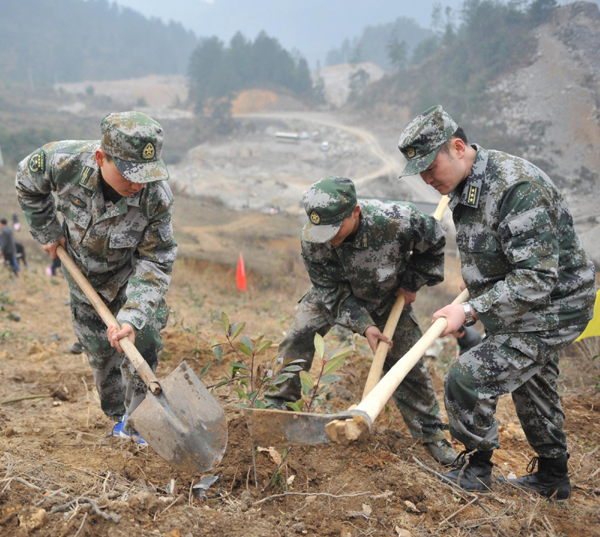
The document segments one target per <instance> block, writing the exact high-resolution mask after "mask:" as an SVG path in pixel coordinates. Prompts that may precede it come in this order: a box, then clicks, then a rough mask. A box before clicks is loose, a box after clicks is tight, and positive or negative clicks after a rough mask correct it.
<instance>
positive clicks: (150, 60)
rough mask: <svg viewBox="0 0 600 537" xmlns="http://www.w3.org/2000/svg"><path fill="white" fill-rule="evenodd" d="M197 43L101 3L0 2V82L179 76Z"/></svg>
mask: <svg viewBox="0 0 600 537" xmlns="http://www.w3.org/2000/svg"><path fill="white" fill-rule="evenodd" d="M197 43H198V40H197V38H196V36H195V34H194V33H193V32H191V31H188V30H185V29H184V27H183V26H182V25H181V24H179V23H173V22H171V23H169V24H165V23H163V22H162V21H161V20H160V19H157V18H153V19H148V18H146V17H144V16H143V15H142V14H140V13H138V12H136V11H133V10H132V9H129V8H122V7H119V6H118V5H116V4H115V3H112V4H111V3H109V2H108V0H88V1H85V2H84V1H82V0H2V1H1V2H0V78H2V79H5V80H15V81H20V82H27V81H29V80H32V81H33V82H34V83H39V82H51V83H55V82H77V81H80V80H86V79H88V80H89V79H92V80H110V79H118V78H131V77H139V76H144V75H148V74H184V73H186V70H187V67H188V62H189V58H190V55H191V53H192V51H193V50H194V48H195V47H196V45H197Z"/></svg>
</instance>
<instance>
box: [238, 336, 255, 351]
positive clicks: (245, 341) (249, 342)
mask: <svg viewBox="0 0 600 537" xmlns="http://www.w3.org/2000/svg"><path fill="white" fill-rule="evenodd" d="M240 341H241V342H242V343H243V344H244V345H246V347H248V348H249V349H250V350H251V351H253V350H254V345H252V340H251V339H250V338H249V337H248V336H247V335H246V334H242V337H240Z"/></svg>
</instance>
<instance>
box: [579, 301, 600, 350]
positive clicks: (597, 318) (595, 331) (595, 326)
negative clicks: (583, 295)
mask: <svg viewBox="0 0 600 537" xmlns="http://www.w3.org/2000/svg"><path fill="white" fill-rule="evenodd" d="M594 336H600V290H599V291H598V292H597V293H596V304H594V317H593V318H592V320H591V321H590V322H589V323H588V325H587V326H586V328H585V330H584V331H583V334H581V335H580V336H579V337H578V338H577V339H576V340H575V341H581V340H582V339H585V338H586V337H594Z"/></svg>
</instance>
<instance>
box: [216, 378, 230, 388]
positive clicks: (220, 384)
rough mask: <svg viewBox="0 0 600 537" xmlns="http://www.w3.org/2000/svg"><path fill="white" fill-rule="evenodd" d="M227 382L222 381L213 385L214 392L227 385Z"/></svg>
mask: <svg viewBox="0 0 600 537" xmlns="http://www.w3.org/2000/svg"><path fill="white" fill-rule="evenodd" d="M228 383H229V380H222V381H221V382H219V383H218V384H216V385H215V390H216V389H217V388H220V387H221V386H225V384H228Z"/></svg>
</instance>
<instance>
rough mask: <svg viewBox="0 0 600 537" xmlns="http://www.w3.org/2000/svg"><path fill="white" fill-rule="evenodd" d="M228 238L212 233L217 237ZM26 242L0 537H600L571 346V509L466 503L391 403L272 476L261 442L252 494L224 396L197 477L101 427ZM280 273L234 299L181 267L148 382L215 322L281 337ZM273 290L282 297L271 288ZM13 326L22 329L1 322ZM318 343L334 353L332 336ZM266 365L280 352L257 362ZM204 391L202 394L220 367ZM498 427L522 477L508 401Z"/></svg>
mask: <svg viewBox="0 0 600 537" xmlns="http://www.w3.org/2000/svg"><path fill="white" fill-rule="evenodd" d="M256 216H257V217H260V215H256ZM181 217H182V215H180V216H179V218H181ZM273 222H274V221H273ZM217 224H218V222H217ZM221 225H223V224H222V223H221ZM291 225H294V226H295V225H297V223H296V221H295V220H294V221H293V222H292V224H291ZM239 227H242V226H238V228H236V227H235V226H233V225H232V229H228V228H226V227H225V228H224V229H221V233H222V234H223V240H227V234H228V233H230V234H235V233H237V232H238V231H239ZM265 227H267V226H265ZM277 227H279V228H281V227H282V224H281V222H280V223H278V224H277ZM21 234H22V233H21ZM231 240H233V239H231ZM271 240H277V239H275V238H272V239H271ZM286 240H289V241H290V244H292V242H293V239H291V238H290V239H286ZM183 242H185V241H183ZM26 244H27V245H28V246H29V251H30V265H31V266H30V269H29V270H28V271H26V272H24V273H23V275H22V277H21V278H20V279H19V280H12V279H10V278H9V277H8V275H7V273H6V272H5V271H1V272H0V307H2V311H1V312H0V379H1V387H0V450H1V452H2V456H1V458H0V536H7V537H8V536H11V537H13V536H18V537H21V536H26V535H35V536H40V537H59V536H60V537H75V536H77V537H91V536H94V537H95V536H104V535H106V536H110V537H117V536H138V535H139V536H164V537H190V536H192V537H196V536H202V535H211V536H217V537H220V536H234V535H244V536H265V537H271V536H273V537H284V536H285V537H287V536H290V537H291V536H295V535H300V536H302V535H316V536H336V537H337V536H340V537H350V536H354V537H358V536H361V535H368V536H398V535H404V536H407V535H413V536H415V537H417V536H429V535H452V536H463V535H464V536H467V535H473V536H479V535H482V536H487V535H490V536H495V535H503V536H527V537H529V536H532V535H533V536H536V537H537V536H540V537H541V536H544V537H551V536H552V537H558V536H577V537H587V536H597V535H600V449H599V448H600V428H599V427H598V421H599V418H600V392H599V391H598V390H597V389H596V388H595V387H594V386H595V385H596V384H597V383H598V381H599V380H600V379H599V378H598V375H599V373H600V371H599V370H598V368H597V366H596V365H595V363H593V362H592V361H591V356H592V354H591V353H592V352H598V351H597V350H594V349H592V347H591V346H590V347H589V348H583V347H582V346H580V348H572V349H571V350H570V351H569V352H568V353H567V355H566V356H565V357H564V359H563V377H562V380H561V386H562V390H563V404H564V408H565V411H566V416H567V418H566V430H567V432H568V435H569V441H570V449H571V460H570V469H571V479H572V483H573V486H574V492H573V497H572V499H571V501H570V502H567V503H561V504H557V503H552V502H548V501H544V500H542V499H540V498H539V497H536V496H533V495H530V494H528V493H525V492H522V491H519V490H517V489H515V488H512V487H510V486H508V485H503V484H495V486H494V492H493V493H490V494H481V495H479V497H478V499H477V500H476V501H474V500H475V497H474V496H470V495H469V494H465V493H462V492H459V491H457V490H454V489H451V488H450V487H449V486H446V485H443V484H441V483H440V482H439V481H438V479H437V477H436V476H435V475H434V474H433V471H435V472H441V471H442V468H441V467H440V466H439V465H438V464H436V463H435V462H434V461H433V460H432V459H431V458H430V457H429V456H428V454H427V453H426V452H425V451H424V450H423V448H422V447H421V446H419V445H418V444H415V443H414V442H413V441H412V440H411V438H410V435H409V434H408V431H407V429H406V427H405V425H404V424H403V421H402V419H401V417H400V416H399V415H398V412H397V411H396V410H395V409H394V408H393V405H390V407H389V408H388V409H387V410H386V411H385V412H384V413H383V414H382V417H381V418H380V420H379V421H378V423H377V424H376V425H377V427H376V431H375V433H374V434H373V435H372V436H371V437H370V438H369V439H368V440H366V441H365V442H363V443H360V444H355V445H351V446H348V447H342V446H339V445H323V446H314V447H302V446H294V447H293V448H292V450H291V451H290V452H289V454H288V456H287V458H286V459H285V461H284V464H283V465H282V466H281V468H280V470H279V476H276V475H275V474H276V472H277V467H278V464H277V462H275V461H276V460H277V454H279V455H282V454H283V449H284V446H281V445H274V446H260V447H262V448H273V449H274V450H275V452H276V453H274V451H273V450H271V452H269V451H264V450H263V451H259V452H258V454H257V485H258V486H256V484H255V482H254V477H253V472H252V443H253V440H252V439H251V438H250V437H249V433H248V429H247V427H246V423H245V418H244V417H243V415H242V414H241V411H240V410H239V409H238V408H236V404H237V403H238V400H237V396H236V395H235V394H234V393H233V392H232V391H230V390H229V389H228V388H220V389H219V390H217V392H216V394H215V396H216V397H217V399H218V401H219V402H220V404H221V405H222V406H223V407H224V409H225V413H226V416H227V420H228V428H229V443H228V446H227V450H226V453H225V456H224V458H223V460H222V462H221V464H220V465H219V466H218V467H217V468H214V469H213V470H212V471H211V472H210V473H209V474H204V475H185V474H183V473H181V472H179V471H177V470H174V469H172V468H170V467H169V466H168V465H167V464H166V463H165V462H164V461H162V460H161V459H160V458H159V457H158V456H156V455H155V454H154V453H153V451H152V450H151V449H150V448H147V447H146V448H140V447H139V446H137V445H136V444H133V443H130V442H129V441H125V440H120V439H114V438H111V437H109V436H108V433H109V432H110V430H111V425H112V424H111V422H110V421H109V419H108V418H106V417H105V416H104V415H103V413H102V412H101V410H100V408H99V404H98V399H97V395H96V393H95V388H94V384H93V380H92V375H91V372H90V369H89V366H88V364H87V360H86V357H85V355H73V354H70V353H69V346H70V345H71V343H72V342H73V341H74V340H75V338H74V335H73V331H72V327H71V321H70V314H69V306H68V299H69V294H68V289H67V286H66V284H65V282H64V280H63V279H62V278H60V277H58V278H50V277H49V276H47V275H46V274H45V267H46V264H47V260H46V259H45V258H44V257H42V254H41V252H40V250H39V249H36V246H35V245H34V244H33V243H31V242H29V241H26ZM192 245H193V243H192V242H189V244H188V246H187V248H191V247H192ZM290 248H291V246H290ZM456 263H457V262H456V260H455V259H453V258H449V260H448V265H449V266H448V271H447V272H448V276H447V281H446V282H445V283H444V284H442V286H440V288H438V289H436V290H435V291H434V290H425V291H424V292H423V293H422V294H421V295H420V298H419V304H418V308H417V310H418V312H419V316H420V317H421V320H422V323H423V325H424V326H425V323H426V322H427V318H428V316H429V315H430V314H431V312H432V311H433V309H434V308H435V307H436V306H437V305H440V302H441V301H444V300H448V299H450V298H452V296H453V295H454V294H455V289H456V285H457V272H456V269H457V266H456ZM286 266H287V265H286V264H285V263H284V264H282V265H281V266H279V268H278V269H277V271H276V273H274V274H272V275H271V277H270V278H265V277H264V276H262V275H260V274H255V273H254V271H253V270H252V268H251V269H250V270H249V273H250V274H249V277H250V290H249V292H248V293H247V294H245V295H244V294H242V293H240V292H238V291H237V290H236V289H235V287H234V281H235V280H234V274H235V270H234V267H232V266H231V265H226V264H219V263H215V262H210V261H207V260H192V259H189V258H187V259H186V258H181V259H180V260H179V261H178V262H177V265H176V268H175V271H174V278H173V284H172V286H171V289H170V290H169V293H168V300H169V305H170V308H171V316H170V321H169V326H168V328H167V329H166V330H165V332H164V339H165V349H164V351H163V352H162V354H161V364H160V366H159V370H158V377H159V378H163V377H164V376H165V375H167V374H168V373H169V371H171V370H172V369H173V368H175V367H176V366H177V365H178V364H179V363H180V362H181V361H182V360H186V361H187V362H188V364H190V365H191V366H192V367H193V368H194V369H195V370H196V372H198V373H199V372H200V370H201V369H202V367H203V366H204V365H205V364H206V363H207V361H208V360H210V359H211V352H210V344H211V341H212V339H213V338H215V337H217V338H218V337H219V335H220V334H221V332H222V328H221V325H220V320H219V319H220V314H221V311H222V310H224V311H226V313H227V314H228V315H229V317H230V319H231V320H232V321H246V322H247V327H246V330H245V333H246V334H248V335H249V336H250V337H252V338H254V337H255V336H256V335H257V334H258V333H264V334H265V335H266V336H267V337H268V338H271V339H273V340H274V341H275V342H278V341H281V339H282V338H283V336H284V334H285V331H286V330H287V329H288V327H289V324H290V322H291V318H292V316H293V313H294V306H295V302H296V300H297V299H298V298H299V297H300V296H301V294H302V291H303V289H304V288H305V287H306V285H307V280H306V277H305V276H302V274H301V271H298V273H297V275H296V276H295V277H294V278H292V279H290V278H288V279H287V280H286V279H285V277H286V274H285V273H286V272H287V271H288V270H289V267H288V268H286ZM281 281H283V282H286V285H285V286H283V285H279V284H276V282H281ZM14 314H19V315H20V316H21V319H20V321H18V322H16V321H15V320H12V319H11V317H12V318H14ZM450 339H451V338H448V341H446V344H445V351H444V352H443V353H442V355H441V357H440V358H439V359H438V360H435V361H432V362H431V367H432V371H433V372H434V375H435V383H436V387H437V389H438V393H439V397H440V399H441V398H442V390H443V383H442V379H443V375H444V372H445V371H446V369H447V366H448V363H449V361H450V360H451V359H452V356H453V353H454V345H453V342H452V341H450ZM326 341H327V342H328V344H330V345H332V346H334V347H335V346H341V345H342V344H343V343H342V342H341V340H340V339H339V337H337V336H334V335H331V334H330V335H328V336H327V337H326ZM361 341H362V340H359V341H358V342H356V343H355V350H356V352H354V353H353V355H352V356H351V358H350V359H349V361H348V363H347V365H346V366H345V367H344V368H343V369H342V370H341V373H342V377H343V379H342V382H341V383H340V384H339V385H337V386H336V387H335V388H334V390H333V393H334V399H333V405H334V407H336V408H338V409H342V408H345V407H347V406H349V404H351V403H352V402H356V401H357V400H358V398H359V394H360V393H361V391H362V385H363V383H364V381H365V379H366V375H367V370H368V365H369V362H368V359H369V354H368V353H367V352H366V351H365V349H364V343H362V342H361ZM592 344H595V342H592ZM275 353H276V346H275V347H273V348H272V349H270V350H269V351H268V352H267V356H266V357H265V359H272V358H273V357H274V356H275ZM213 373H214V376H213ZM204 380H205V383H206V384H212V383H214V382H215V381H216V380H218V375H217V374H216V371H214V372H213V371H212V370H211V372H209V375H208V376H207V377H205V379H204ZM11 400H17V401H13V402H10V401H11ZM498 419H499V421H500V425H501V427H500V435H501V442H502V449H501V450H499V451H498V452H497V453H496V454H495V456H494V461H495V463H496V467H495V470H494V471H495V475H496V476H502V475H507V474H508V473H509V472H514V473H516V474H518V475H521V474H523V473H524V471H525V467H526V465H527V462H528V461H529V459H530V457H531V456H532V455H533V452H532V451H531V449H530V448H529V446H528V444H527V442H526V440H525V437H524V435H523V432H522V430H521V428H520V426H519V424H518V420H517V418H516V415H515V412H514V409H513V406H512V403H511V401H510V398H507V397H505V398H502V399H501V402H500V406H499V411H498ZM456 448H457V449H460V446H459V445H457V446H456ZM421 465H424V466H426V467H427V468H429V470H427V469H425V468H424V467H423V466H421ZM430 470H431V471H430ZM207 475H214V476H218V480H217V481H216V483H215V484H214V485H212V486H211V487H210V489H209V490H208V491H207V498H206V499H205V500H202V499H201V498H198V497H196V496H195V495H194V493H193V491H194V489H193V488H192V487H193V485H195V484H197V483H198V482H199V481H200V479H202V478H204V477H206V476H207ZM274 476H275V479H273V483H271V484H270V485H269V483H270V481H271V480H272V478H273V477H274ZM407 532H409V533H407Z"/></svg>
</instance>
